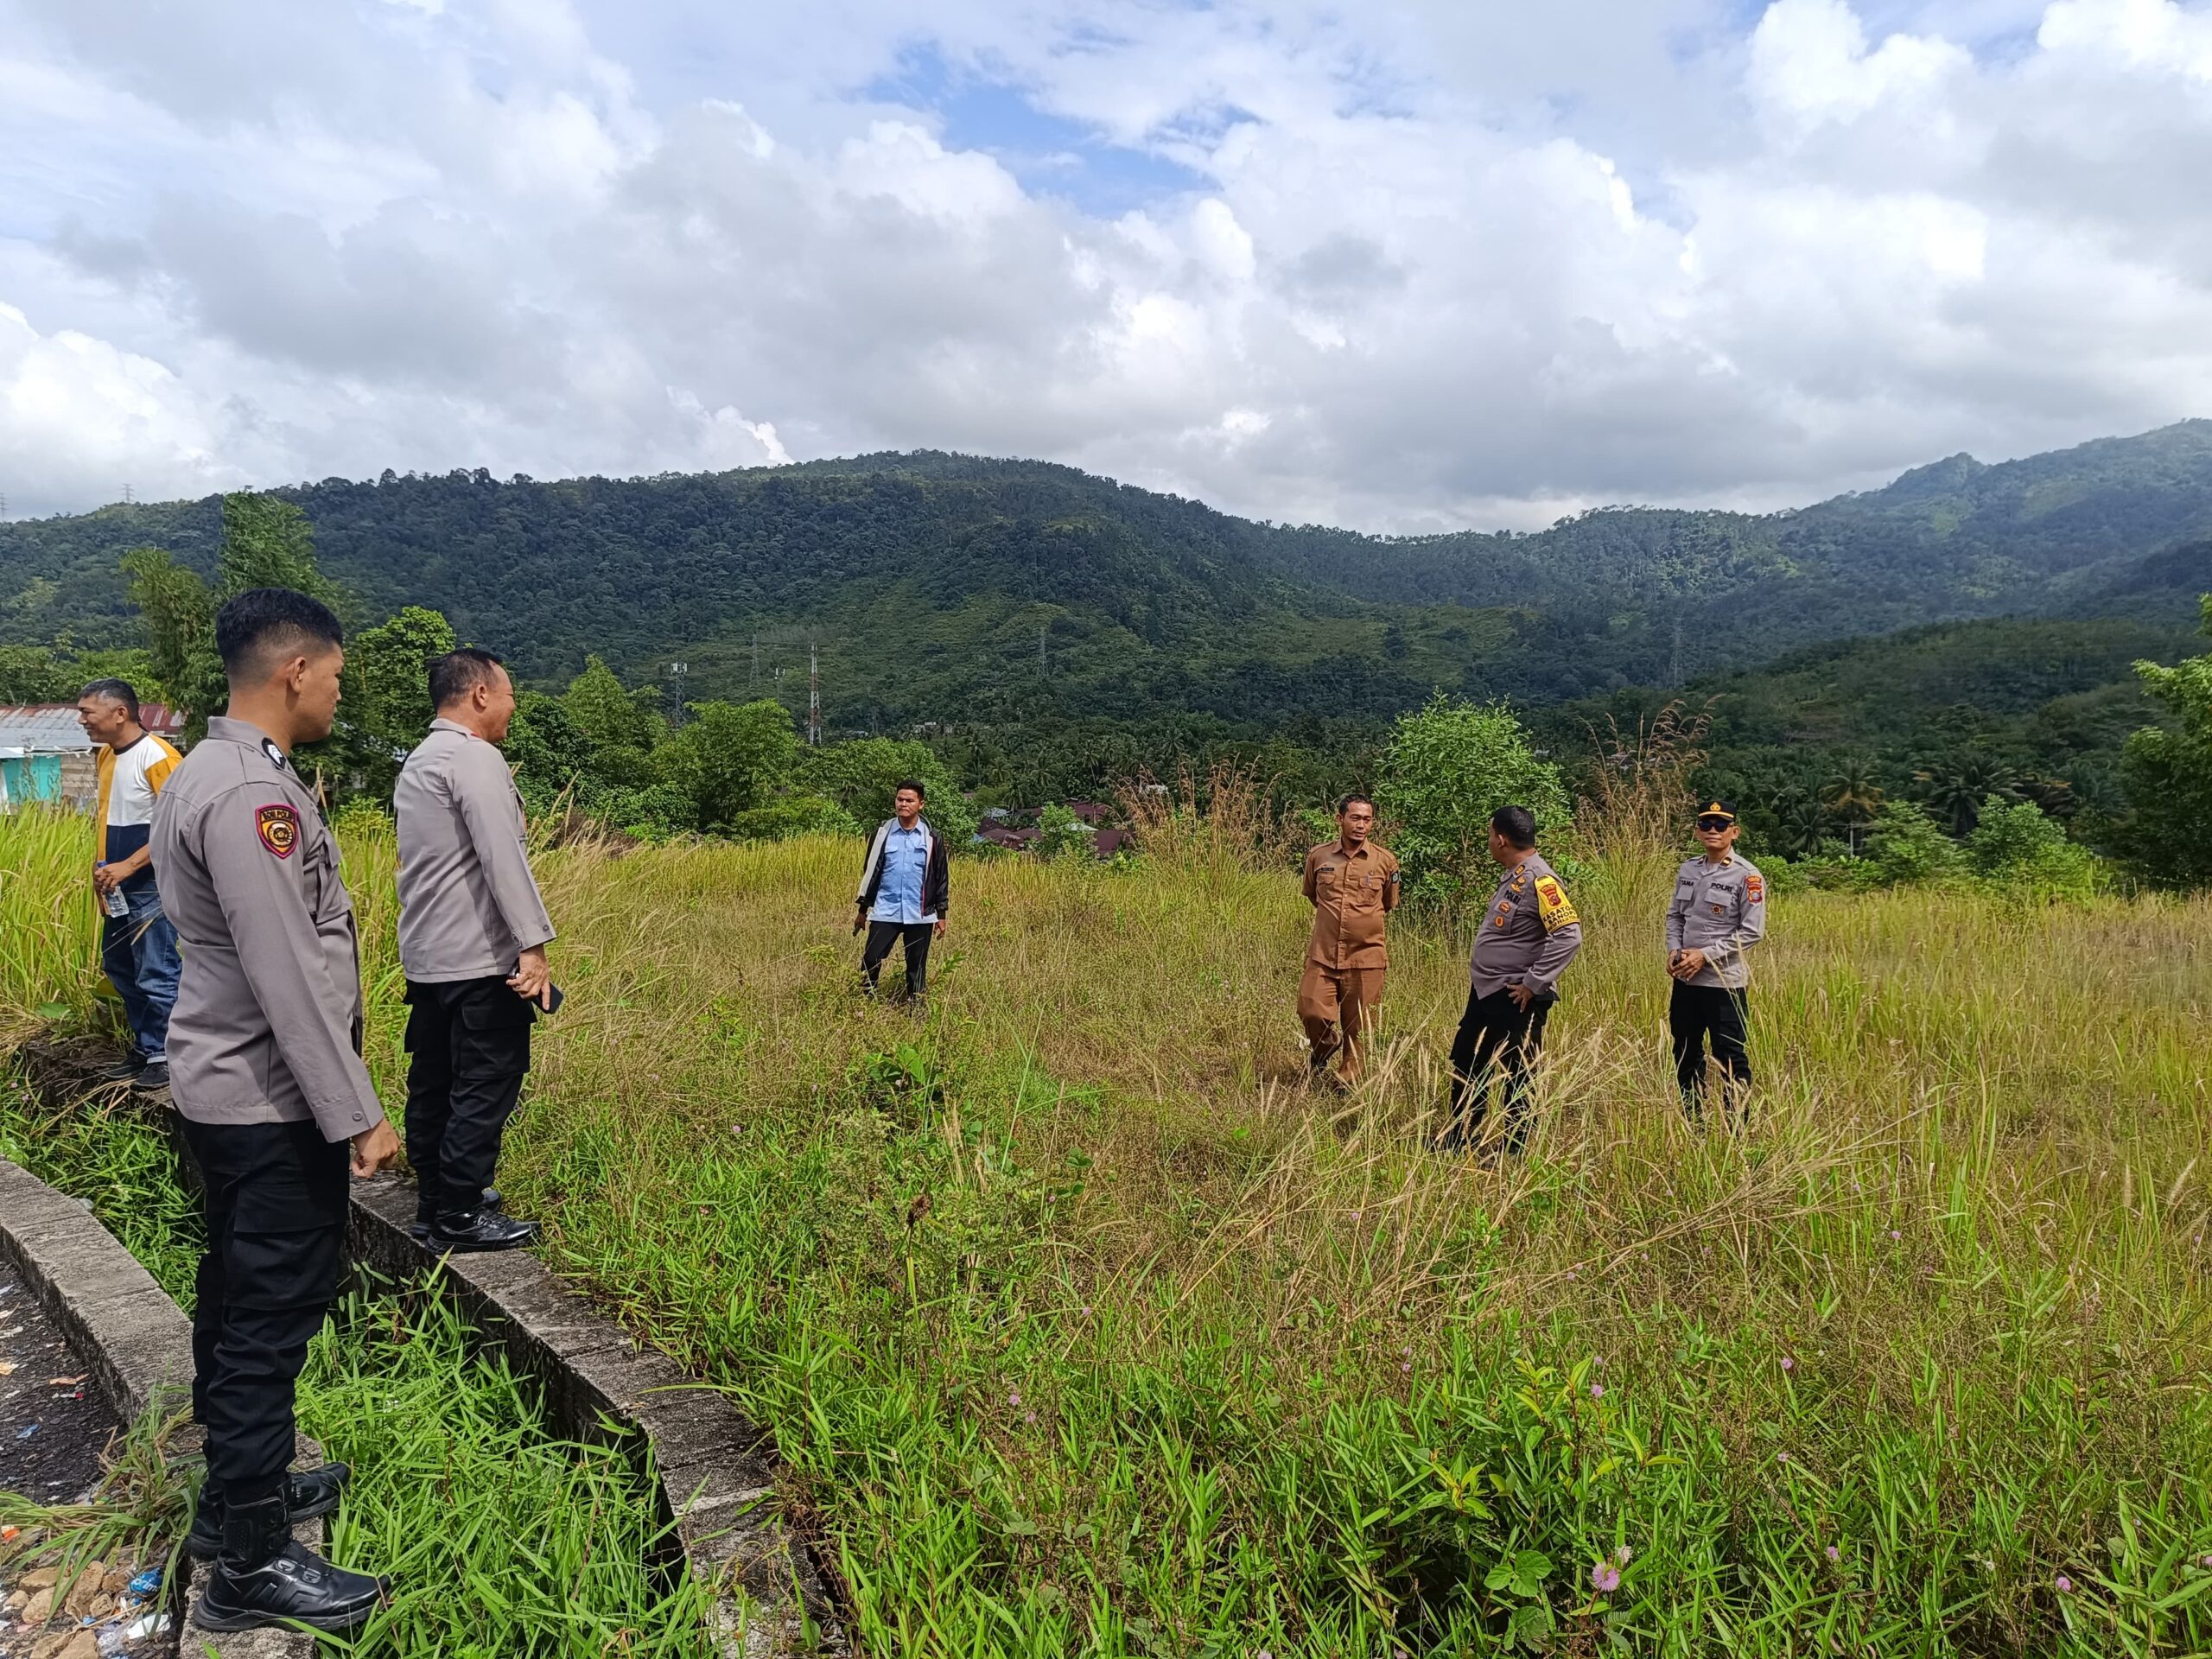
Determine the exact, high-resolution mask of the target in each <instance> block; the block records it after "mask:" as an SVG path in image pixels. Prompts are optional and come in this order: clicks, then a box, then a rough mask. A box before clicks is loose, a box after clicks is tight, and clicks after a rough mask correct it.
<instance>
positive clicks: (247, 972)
mask: <svg viewBox="0 0 2212 1659" xmlns="http://www.w3.org/2000/svg"><path fill="white" fill-rule="evenodd" d="M340 639H341V635H340V630H339V626H338V619H337V618H336V617H334V616H333V615H332V614H331V613H330V612H329V610H328V609H327V607H324V606H323V605H321V603H319V602H318V601H315V600H313V599H310V598H308V595H307V594H298V593H294V592H292V591H291V590H290V589H289V588H253V589H251V590H250V591H248V592H246V593H243V594H238V596H237V597H236V598H234V599H232V600H231V601H229V602H228V603H226V605H225V606H224V607H223V608H222V609H221V611H220V612H219V613H217V615H216V618H215V645H216V648H217V650H219V652H221V653H222V658H223V667H224V671H226V673H227V674H228V676H229V677H230V683H231V698H230V707H229V709H228V711H227V714H226V716H225V717H224V718H222V719H218V720H212V721H208V723H207V736H206V737H205V738H203V739H202V740H200V742H199V743H198V744H197V745H195V746H194V748H193V751H192V753H190V754H188V755H187V756H186V757H185V758H184V760H183V761H182V763H181V764H180V765H179V766H178V767H177V769H176V771H175V773H174V774H173V775H172V776H171V778H170V779H169V782H168V787H167V788H166V789H164V790H163V791H162V794H161V798H160V799H159V802H158V803H157V804H156V807H155V810H154V829H153V841H152V846H153V849H154V851H153V862H154V878H155V880H156V882H158V883H159V884H160V887H161V896H162V910H163V911H164V912H166V913H167V914H168V918H169V920H170V921H171V922H172V923H173V924H174V925H175V928H176V931H177V937H178V938H179V939H180V940H181V942H182V944H183V947H184V973H183V977H182V980H181V982H180V984H179V985H178V988H177V996H176V1007H175V1010H174V1011H173V1012H172V1014H170V1016H169V1034H168V1055H169V1093H170V1097H171V1099H172V1100H173V1101H174V1102H175V1105H176V1110H177V1115H178V1116H179V1117H180V1118H181V1119H182V1132H183V1135H184V1141H185V1144H186V1145H187V1146H188V1147H190V1148H191V1149H192V1155H193V1159H194V1161H195V1162H196V1163H198V1165H199V1166H200V1179H201V1185H202V1187H203V1196H204V1198H205V1202H206V1207H207V1249H206V1251H205V1253H204V1254H203V1255H201V1257H200V1276H199V1282H198V1298H199V1300H198V1303H197V1306H195V1307H194V1310H193V1316H192V1358H193V1377H192V1404H193V1415H194V1417H195V1418H196V1419H197V1420H198V1421H199V1422H200V1425H201V1427H203V1428H204V1429H205V1431H206V1433H207V1481H206V1483H205V1484H203V1485H202V1486H201V1488H200V1507H199V1512H198V1514H197V1515H196V1516H195V1517H194V1522H193V1530H192V1535H191V1536H190V1538H189V1539H188V1541H187V1545H188V1548H190V1549H192V1551H193V1553H194V1554H209V1555H213V1556H214V1558H215V1564H214V1567H213V1569H212V1570H211V1571H210V1572H209V1573H208V1574H207V1580H206V1584H205V1587H204V1588H203V1589H202V1591H201V1592H200V1599H199V1601H198V1603H197V1604H196V1605H194V1608H193V1610H192V1621H193V1623H194V1624H197V1625H198V1626H199V1627H200V1629H201V1630H254V1629H257V1628H259V1627H261V1626H263V1625H269V1624H284V1623H289V1622H296V1623H299V1624H306V1625H309V1626H312V1627H313V1628H314V1629H315V1630H334V1631H347V1630H354V1629H356V1628H358V1627H359V1625H360V1624H363V1623H364V1622H365V1621H366V1619H367V1618H368V1617H369V1615H370V1614H371V1613H372V1612H373V1611H375V1610H376V1607H377V1605H378V1602H379V1600H381V1599H382V1597H383V1592H384V1589H385V1586H384V1585H383V1584H382V1582H381V1581H380V1580H377V1579H373V1578H371V1577H369V1576H367V1575H366V1574H365V1573H351V1572H347V1571H346V1569H345V1568H343V1567H334V1566H333V1565H332V1564H331V1563H330V1562H328V1561H326V1560H323V1559H322V1558H321V1556H319V1555H315V1554H312V1553H310V1552H309V1551H308V1550H305V1549H302V1548H301V1547H300V1546H299V1545H298V1544H296V1543H295V1542H294V1541H293V1540H292V1531H291V1523H292V1522H294V1521H295V1520H299V1519H303V1518H305V1517H306V1516H313V1515H322V1514H327V1513H328V1512H329V1511H330V1510H334V1509H335V1508H336V1507H337V1506H338V1494H339V1489H340V1486H341V1485H342V1484H343V1483H344V1480H345V1477H346V1466H345V1465H343V1464H333V1465H327V1466H326V1467H324V1468H322V1469H318V1470H314V1471H309V1472H308V1473H307V1474H302V1475H288V1474H287V1472H286V1470H287V1466H288V1465H289V1464H290V1462H291V1460H292V1447H293V1428H292V1393H293V1385H294V1384H295V1383H296V1382H297V1381H298V1380H299V1375H300V1367H301V1365H302V1363H304V1361H305V1360H306V1358H307V1351H308V1340H309V1339H310V1338H312V1337H313V1336H314V1335H315V1332H317V1331H319V1330H321V1328H322V1322H323V1319H325V1317H326V1316H327V1314H328V1313H329V1312H330V1300H331V1298H332V1296H333V1295H334V1294H335V1293H336V1290H337V1287H338V1267H339V1256H340V1251H341V1249H342V1247H343V1245H344V1243H345V1239H346V1168H347V1166H348V1164H349V1163H350V1164H351V1166H352V1168H353V1173H354V1174H355V1175H357V1176H369V1175H373V1174H374V1173H376V1172H377V1171H378V1170H379V1169H381V1168H383V1167H384V1166H385V1165H387V1164H389V1163H391V1161H392V1160H394V1159H396V1158H397V1156H398V1155H399V1140H398V1137H397V1135H394V1134H393V1133H392V1130H391V1124H389V1123H387V1122H385V1116H384V1109H383V1108H382V1107H381V1106H379V1105H378V1103H377V1095H376V1090H375V1088H374V1087H373V1086H372V1084H371V1083H370V1081H369V1073H368V1069H367V1068H366V1067H365V1066H364V1065H362V1064H361V963H360V953H359V948H358V946H357V944H356V942H355V938H354V931H353V900H352V899H350V898H349V897H348V896H347V894H346V883H345V882H344V880H341V879H340V875H339V873H338V842H337V841H336V839H335V838H334V836H332V835H331V833H330V828H329V826H328V825H327V824H326V823H324V822H323V820H322V812H321V808H320V805H319V804H318V803H317V802H316V800H315V792H314V791H312V790H310V789H309V788H308V786H307V785H305V784H304V783H302V781H301V780H300V776H299V773H298V772H296V771H294V770H293V767H292V760H291V754H292V749H293V747H294V746H295V745H296V744H300V743H311V742H313V741H315V740H316V739H318V738H321V737H325V736H327V735H328V734H329V732H330V728H331V722H332V720H333V718H334V715H335V713H336V710H337V707H338V672H339V670H340V667H341V666H342V665H343V664H344V663H345V660H346V653H345V652H344V651H343V650H342V649H341V648H340ZM349 1148H350V1157H349Z"/></svg>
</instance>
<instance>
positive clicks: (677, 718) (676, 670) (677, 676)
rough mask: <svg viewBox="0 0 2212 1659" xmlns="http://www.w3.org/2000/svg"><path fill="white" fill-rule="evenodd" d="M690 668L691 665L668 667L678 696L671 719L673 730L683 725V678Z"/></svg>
mask: <svg viewBox="0 0 2212 1659" xmlns="http://www.w3.org/2000/svg"><path fill="white" fill-rule="evenodd" d="M690 666H691V665H690V664H689V663H671V664H669V665H668V675H669V680H670V683H671V684H672V685H673V686H674V687H675V696H676V712H675V713H674V714H673V715H671V716H670V718H669V725H670V726H671V728H675V727H680V726H682V725H683V676H684V674H685V673H686V672H687V671H689V670H690Z"/></svg>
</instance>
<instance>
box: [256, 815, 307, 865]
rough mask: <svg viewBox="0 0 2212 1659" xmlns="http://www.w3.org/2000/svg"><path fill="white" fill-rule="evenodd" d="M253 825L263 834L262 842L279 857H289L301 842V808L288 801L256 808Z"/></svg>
mask: <svg viewBox="0 0 2212 1659" xmlns="http://www.w3.org/2000/svg"><path fill="white" fill-rule="evenodd" d="M253 827H254V828H255V829H257V830H258V831H259V832H260V834H261V844H262V845H263V846H264V847H266V848H267V849H269V850H270V852H272V853H274V854H276V855H277V857H279V858H289V857H290V856H291V855H292V849H293V848H295V847H296V846H298V845H299V844H300V813H299V809H298V808H297V807H296V806H293V805H291V804H289V803H288V802H281V801H280V802H278V803H277V804H275V805H273V806H257V807H256V808H254V810H253Z"/></svg>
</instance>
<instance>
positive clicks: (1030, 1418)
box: [1021, 1411, 1037, 1423]
mask: <svg viewBox="0 0 2212 1659" xmlns="http://www.w3.org/2000/svg"><path fill="white" fill-rule="evenodd" d="M1021 1421H1023V1422H1025V1423H1033V1422H1035V1421H1037V1414H1036V1413H1035V1412H1033V1411H1025V1412H1023V1413H1022V1414H1021Z"/></svg>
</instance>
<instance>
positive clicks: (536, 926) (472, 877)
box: [391, 646, 553, 1250]
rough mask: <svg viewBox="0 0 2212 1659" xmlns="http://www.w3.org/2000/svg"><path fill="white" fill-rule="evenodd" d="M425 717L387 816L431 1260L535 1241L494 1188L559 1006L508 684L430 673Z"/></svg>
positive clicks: (503, 678) (440, 668)
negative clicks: (539, 1037) (552, 1011)
mask: <svg viewBox="0 0 2212 1659" xmlns="http://www.w3.org/2000/svg"><path fill="white" fill-rule="evenodd" d="M430 706H431V707H432V708H433V709H435V710H436V711H437V718H435V720H433V721H431V722H430V730H429V735H428V736H426V737H425V738H423V741H422V742H421V743H419V744H417V745H416V747H415V750H414V753H411V754H410V755H409V756H408V757H407V764H406V765H405V766H404V767H402V768H401V770H400V773H399V783H398V786H397V788H396V789H395V790H394V791H392V801H391V804H392V812H393V815H394V816H395V817H397V820H398V828H399V962H400V966H401V967H402V968H404V969H405V970H406V973H407V1002H408V1007H409V1013H408V1016H407V1051H408V1053H409V1055H410V1057H411V1058H410V1063H409V1066H408V1071H407V1160H408V1162H410V1163H411V1164H413V1165H414V1166H415V1176H416V1182H417V1187H416V1222H415V1233H416V1237H417V1238H420V1239H422V1240H423V1242H424V1243H427V1244H429V1246H430V1247H431V1248H432V1249H443V1250H505V1249H513V1248H514V1247H515V1246H517V1245H519V1244H526V1243H529V1242H530V1241H531V1239H533V1238H535V1237H536V1236H537V1224H535V1223H534V1222H527V1221H519V1220H517V1219H516V1218H515V1217H512V1216H509V1215H507V1214H505V1211H504V1210H503V1209H502V1207H501V1206H500V1205H499V1201H498V1194H497V1189H496V1188H494V1187H493V1185H492V1184H491V1183H492V1176H493V1170H494V1168H495V1167H496V1166H497V1165H498V1163H499V1140H500V1136H501V1135H503V1134H504V1133H505V1129H506V1124H507V1119H508V1118H509V1117H510V1116H512V1114H513V1112H514V1109H515V1103H516V1102H517V1101H518V1100H519V1099H520V1098H521V1096H522V1084H523V1078H524V1075H525V1074H527V1073H528V1071H530V1028H531V1024H532V1022H533V1021H535V1020H536V1019H537V1011H538V1009H539V1008H541V1007H550V1005H551V1000H552V995H553V983H552V979H551V976H550V969H548V966H547V963H546V959H545V947H546V945H547V944H549V943H550V942H551V940H552V938H553V924H552V922H551V920H550V919H549V918H548V917H547V916H546V914H545V901H544V900H543V899H541V898H539V897H538V893H537V880H536V878H534V877H533V876H532V875H531V872H530V853H529V849H528V848H527V846H526V844H525V839H524V838H525V836H527V834H528V826H527V825H526V824H525V823H524V819H523V810H522V798H521V796H519V795H518V794H517V793H516V792H515V784H514V779H513V777H512V774H511V773H509V772H508V771H507V763H506V761H505V760H503V759H502V758H501V757H500V754H499V744H501V743H502V742H504V741H505V740H506V735H507V726H508V723H509V721H512V718H513V716H514V712H515V690H514V684H513V683H512V681H511V680H509V679H508V677H507V671H506V670H505V668H504V667H502V666H501V665H500V663H499V658H497V657H495V656H493V654H492V653H491V652H488V651H481V650H479V649H476V648H475V647H474V646H469V647H464V648H463V649H461V650H460V651H454V652H447V653H446V655H444V656H442V657H441V658H438V659H437V660H436V661H435V662H434V663H432V664H430Z"/></svg>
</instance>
